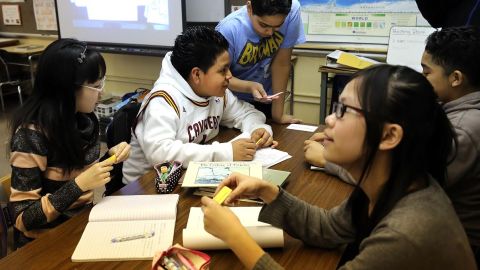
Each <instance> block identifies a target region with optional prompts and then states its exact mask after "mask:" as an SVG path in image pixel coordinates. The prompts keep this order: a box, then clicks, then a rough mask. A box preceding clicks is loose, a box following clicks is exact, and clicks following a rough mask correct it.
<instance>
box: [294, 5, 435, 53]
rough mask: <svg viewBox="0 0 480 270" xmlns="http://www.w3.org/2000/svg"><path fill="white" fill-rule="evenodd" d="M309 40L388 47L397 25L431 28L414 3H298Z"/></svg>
mask: <svg viewBox="0 0 480 270" xmlns="http://www.w3.org/2000/svg"><path fill="white" fill-rule="evenodd" d="M299 2H300V4H301V6H302V7H301V10H302V21H303V24H304V29H305V34H306V36H307V41H316V42H341V43H344V42H346V43H366V44H388V38H389V34H390V29H391V28H392V27H394V26H410V27H417V26H429V24H428V22H427V21H426V20H425V19H424V18H423V17H422V15H421V14H420V11H419V10H418V7H417V4H416V2H415V0H299Z"/></svg>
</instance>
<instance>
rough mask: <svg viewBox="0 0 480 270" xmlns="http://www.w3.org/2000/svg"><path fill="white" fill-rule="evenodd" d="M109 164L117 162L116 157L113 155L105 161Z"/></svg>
mask: <svg viewBox="0 0 480 270" xmlns="http://www.w3.org/2000/svg"><path fill="white" fill-rule="evenodd" d="M107 160H108V161H109V162H110V161H112V162H113V163H115V162H117V156H116V155H115V154H113V155H112V156H111V157H109V158H108V159H107Z"/></svg>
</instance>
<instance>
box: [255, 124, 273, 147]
mask: <svg viewBox="0 0 480 270" xmlns="http://www.w3.org/2000/svg"><path fill="white" fill-rule="evenodd" d="M250 136H251V137H250V138H251V139H252V140H253V141H254V142H255V144H256V145H257V148H263V147H269V146H270V147H271V148H275V147H277V145H278V142H277V141H274V140H273V137H272V135H270V133H268V131H267V130H266V129H264V128H257V129H255V130H254V131H253V132H252V134H251V135H250Z"/></svg>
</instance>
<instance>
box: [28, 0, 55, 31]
mask: <svg viewBox="0 0 480 270" xmlns="http://www.w3.org/2000/svg"><path fill="white" fill-rule="evenodd" d="M33 10H34V14H35V22H36V24H37V30H53V31H56V30H57V17H56V15H55V2H54V1H53V0H33Z"/></svg>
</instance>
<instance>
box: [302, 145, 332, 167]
mask: <svg viewBox="0 0 480 270" xmlns="http://www.w3.org/2000/svg"><path fill="white" fill-rule="evenodd" d="M304 145H305V146H304V147H303V152H304V154H305V160H306V161H307V162H308V163H310V164H312V165H314V166H317V167H325V162H326V161H325V157H324V156H323V151H324V147H323V145H322V144H321V143H319V142H317V141H313V140H306V141H305V143H304Z"/></svg>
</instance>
